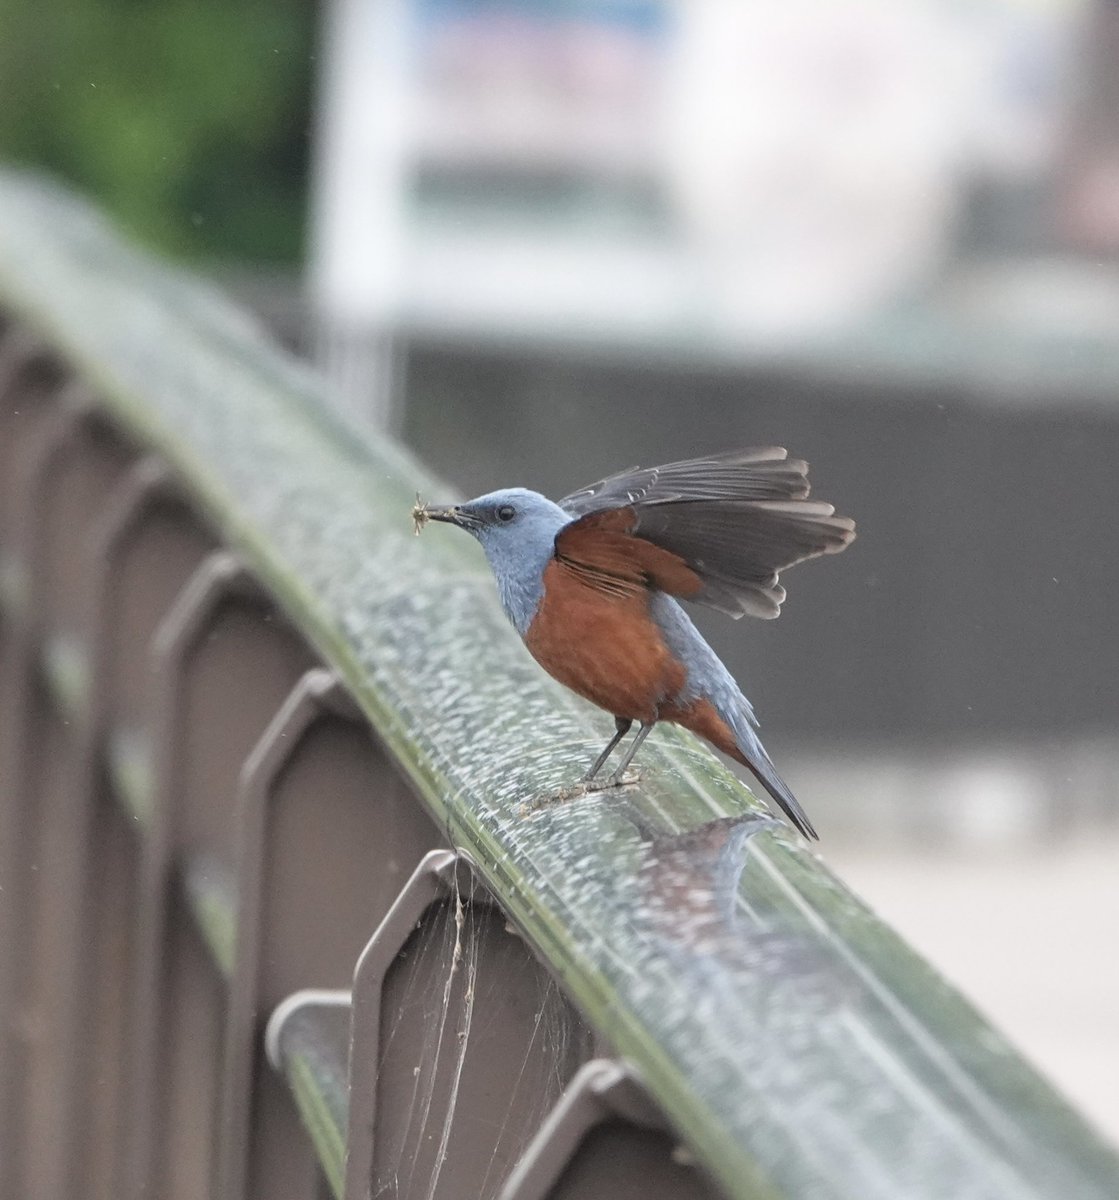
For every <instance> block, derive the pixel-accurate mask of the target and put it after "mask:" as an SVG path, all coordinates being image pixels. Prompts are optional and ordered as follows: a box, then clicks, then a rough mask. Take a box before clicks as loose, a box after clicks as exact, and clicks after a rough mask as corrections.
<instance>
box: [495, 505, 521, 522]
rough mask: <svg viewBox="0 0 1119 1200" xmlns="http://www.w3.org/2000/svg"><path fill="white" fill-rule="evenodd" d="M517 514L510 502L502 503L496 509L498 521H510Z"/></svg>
mask: <svg viewBox="0 0 1119 1200" xmlns="http://www.w3.org/2000/svg"><path fill="white" fill-rule="evenodd" d="M516 515H517V510H516V509H515V508H514V507H513V506H512V505H511V504H503V505H502V506H501V507H500V508H499V509H498V510H497V519H498V520H499V521H511V520H512V519H513V518H514V517H515V516H516Z"/></svg>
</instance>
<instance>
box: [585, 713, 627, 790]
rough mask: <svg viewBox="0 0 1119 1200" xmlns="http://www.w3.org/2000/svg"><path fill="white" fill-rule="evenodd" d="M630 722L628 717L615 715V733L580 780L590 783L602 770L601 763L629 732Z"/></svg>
mask: <svg viewBox="0 0 1119 1200" xmlns="http://www.w3.org/2000/svg"><path fill="white" fill-rule="evenodd" d="M632 724H633V722H632V721H631V720H630V719H629V717H615V718H614V728H615V729H616V730H617V731H618V732H617V733H615V734H614V736H613V737H612V738H611V739H610V741H609V743H608V744H607V747H606V749H605V750H603V752H602V753H601V754H600V755H599V756H598V758H596V759H595V760H594V766H593V767H591V769H590V770H589V771H588V772H587V773H586V775H584V776H583V778H582V781H581V782H583V783H590V781H591V780H592V779H593V778H594V777H595V776H596V775H597V774H598V773H599V771H601V770H602V767H603V764H604V763H605V762H606V760H607V759H608V758H609V757H610V755H611V754H613V753H614V747H615V746H617V744H618V743H619V742H620V741H621V740H622V738H624V737H625V736H626V734H627V733H629V727H630V726H631V725H632Z"/></svg>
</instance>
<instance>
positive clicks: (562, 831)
mask: <svg viewBox="0 0 1119 1200" xmlns="http://www.w3.org/2000/svg"><path fill="white" fill-rule="evenodd" d="M0 320H2V322H3V328H2V330H0V337H2V341H0V453H2V456H3V457H2V460H0V476H2V477H0V482H2V485H3V486H2V492H0V653H2V658H0V687H2V694H0V702H2V705H3V708H2V714H0V715H2V720H3V725H2V727H0V729H2V742H0V770H2V772H3V776H2V778H3V792H2V797H3V803H2V805H0V885H2V886H0V971H2V975H0V985H2V988H0V1034H2V1037H0V1089H2V1090H0V1195H2V1196H3V1197H5V1198H7V1197H11V1198H13V1200H15V1198H16V1197H19V1198H20V1200H36V1198H41V1200H55V1198H58V1197H69V1196H76V1195H82V1196H83V1197H102V1196H103V1197H114V1198H115V1197H135V1198H139V1197H142V1196H143V1197H147V1196H160V1197H188V1196H189V1197H198V1196H202V1195H211V1196H215V1197H221V1198H222V1200H225V1198H227V1197H228V1198H237V1197H256V1196H268V1197H271V1198H278V1197H280V1198H282V1197H293V1198H297V1197H299V1198H302V1197H313V1196H324V1195H328V1194H333V1195H335V1196H339V1197H342V1196H345V1197H347V1198H350V1197H352V1198H358V1197H365V1196H370V1195H373V1196H393V1197H427V1198H429V1200H433V1198H435V1197H447V1198H452V1200H463V1198H467V1197H469V1198H473V1197H483V1196H484V1197H490V1196H493V1197H501V1198H502V1200H529V1198H541V1200H542V1198H544V1197H552V1198H558V1197H568V1198H570V1197H591V1196H600V1195H602V1196H607V1195H608V1196H616V1195H634V1196H638V1195H640V1196H642V1197H646V1196H648V1197H656V1196H665V1197H713V1196H732V1197H743V1198H745V1197H749V1198H751V1200H753V1198H755V1197H797V1198H807V1197H813V1198H819V1200H825V1198H832V1197H834V1198H837V1200H838V1198H840V1197H850V1198H857V1200H875V1198H878V1197H881V1198H883V1200H885V1198H887V1197H888V1198H889V1200H896V1198H897V1197H902V1196H904V1197H906V1198H907V1200H918V1198H922V1200H925V1198H927V1200H932V1198H934V1197H944V1198H946V1200H947V1198H949V1197H950V1198H951V1200H967V1198H972V1197H974V1198H979V1197H984V1198H986V1197H990V1198H994V1197H1036V1198H1038V1200H1041V1198H1046V1200H1049V1198H1051V1197H1056V1196H1060V1197H1062V1198H1065V1200H1071V1198H1083V1200H1089V1198H1099V1200H1103V1198H1104V1197H1109V1196H1113V1195H1114V1194H1115V1191H1116V1188H1117V1186H1119V1183H1117V1181H1119V1167H1117V1164H1116V1160H1115V1158H1114V1157H1113V1156H1112V1153H1111V1152H1110V1151H1109V1150H1108V1149H1107V1148H1106V1147H1105V1146H1104V1145H1103V1144H1102V1143H1101V1142H1100V1141H1099V1140H1098V1139H1097V1137H1096V1136H1095V1135H1094V1134H1093V1132H1092V1131H1091V1130H1090V1129H1089V1128H1088V1127H1087V1126H1086V1125H1085V1124H1084V1123H1083V1122H1082V1121H1081V1120H1080V1119H1079V1118H1078V1117H1077V1115H1076V1114H1075V1113H1073V1112H1072V1111H1071V1110H1070V1109H1069V1108H1068V1107H1067V1106H1066V1105H1065V1104H1064V1102H1063V1101H1062V1100H1060V1099H1059V1098H1058V1097H1057V1096H1056V1095H1055V1094H1054V1093H1053V1092H1052V1091H1051V1089H1050V1088H1049V1086H1048V1085H1047V1084H1046V1083H1045V1082H1044V1081H1043V1080H1042V1079H1040V1078H1039V1077H1038V1076H1037V1075H1036V1074H1035V1073H1034V1072H1033V1071H1032V1070H1031V1069H1030V1068H1029V1067H1028V1066H1027V1065H1025V1064H1024V1063H1023V1062H1022V1061H1021V1060H1020V1059H1019V1058H1017V1057H1016V1056H1015V1054H1014V1053H1013V1052H1012V1051H1011V1050H1010V1049H1009V1048H1008V1047H1007V1046H1006V1045H1005V1044H1004V1043H1003V1041H1002V1040H1001V1038H1000V1037H999V1036H998V1035H997V1034H996V1033H995V1032H994V1031H992V1029H991V1028H990V1027H989V1026H988V1025H987V1024H986V1023H985V1022H984V1021H983V1020H982V1018H981V1017H979V1016H978V1015H977V1014H976V1013H975V1012H974V1011H973V1010H972V1009H971V1008H970V1007H969V1006H968V1005H967V1004H966V1003H965V1002H964V1001H963V1000H962V999H961V998H960V997H959V996H958V995H957V994H956V993H955V992H953V991H952V990H951V989H950V988H949V987H948V986H947V985H946V984H945V983H944V982H943V981H942V980H941V979H939V978H938V977H937V976H936V975H935V974H934V973H933V972H932V971H931V970H930V969H929V968H928V967H927V966H926V965H925V964H924V963H923V962H921V961H920V959H918V958H917V956H916V955H914V953H913V952H912V951H911V950H909V949H908V948H907V947H906V946H905V945H904V944H903V943H902V942H901V941H900V940H899V939H898V938H897V937H896V936H894V935H893V934H892V933H891V932H890V931H889V930H888V929H886V928H885V927H884V926H883V925H881V924H880V923H879V922H878V921H877V920H876V919H875V918H874V916H873V915H872V914H870V913H869V912H868V911H867V909H866V908H865V907H864V906H863V905H862V904H861V903H860V902H859V901H858V900H857V898H856V897H854V896H853V895H852V894H851V893H850V892H848V891H847V890H846V888H844V886H843V885H842V884H841V883H840V882H839V881H837V880H836V879H835V878H834V877H833V876H832V875H831V874H830V873H829V872H828V871H827V869H826V867H824V866H823V865H822V863H821V862H820V861H819V860H818V859H817V858H815V857H814V856H813V854H812V853H810V852H809V850H808V849H807V848H806V847H805V846H804V845H803V844H801V843H800V842H799V840H798V839H797V838H796V837H795V836H794V835H792V834H791V833H790V831H789V830H788V829H787V828H786V827H785V826H784V825H782V824H781V823H779V822H775V821H773V820H772V819H770V818H769V817H768V816H766V815H765V812H764V810H763V809H762V808H761V806H760V805H759V804H758V803H757V802H756V801H755V800H754V799H753V798H752V797H751V796H750V794H749V792H747V791H746V790H745V788H744V787H743V786H742V785H741V784H740V783H739V782H738V781H737V780H736V779H735V778H734V777H733V776H732V775H730V774H729V773H728V772H726V771H725V770H724V769H723V768H722V767H721V766H720V765H719V764H718V763H717V762H716V761H715V759H714V758H713V757H712V756H711V755H710V754H709V753H708V752H707V751H706V750H704V749H703V748H701V747H700V746H699V744H698V743H696V742H694V741H693V740H692V739H691V738H690V737H689V736H688V735H685V734H682V733H677V732H673V731H671V730H668V731H664V732H663V733H658V734H657V735H655V736H654V738H653V739H651V741H650V745H649V751H648V754H647V757H646V760H645V772H644V775H643V777H642V780H641V782H640V784H639V785H637V786H633V787H627V788H625V789H622V790H620V791H618V792H617V794H616V795H610V796H600V797H596V798H592V799H585V800H579V801H569V802H566V803H556V802H552V799H553V797H554V793H555V791H556V789H557V788H558V787H559V786H560V785H562V784H565V783H567V782H569V781H570V780H571V779H572V778H573V777H575V776H576V775H577V774H578V773H579V771H580V770H581V769H582V768H583V766H584V765H585V763H586V761H587V760H588V759H589V757H590V756H591V755H592V754H593V752H594V751H595V750H597V748H598V747H599V744H600V742H601V739H602V733H603V730H602V722H601V719H598V718H596V716H595V715H594V714H593V713H591V712H590V711H589V710H588V708H587V707H586V706H584V705H583V704H581V703H580V702H578V701H576V700H574V699H573V698H572V697H570V696H569V695H568V694H566V693H565V692H564V691H562V689H560V688H559V687H558V686H556V685H553V684H552V683H550V682H549V681H548V680H547V679H545V678H544V676H543V675H542V674H541V673H540V672H539V671H538V670H537V669H536V668H535V666H534V665H533V664H532V663H531V661H530V660H529V659H528V657H527V655H526V654H525V653H524V651H523V648H522V647H521V646H520V645H519V643H518V641H517V639H516V637H515V636H514V635H513V633H512V631H511V630H509V629H508V628H507V627H506V624H505V622H504V618H503V617H502V616H501V613H500V611H499V610H498V607H497V604H496V601H495V597H494V595H493V588H492V584H491V582H490V580H489V577H488V573H487V572H486V570H485V568H484V565H483V564H482V562H481V561H480V559H479V556H478V555H476V554H475V553H474V548H473V547H472V546H471V545H470V544H469V543H468V541H467V539H456V538H455V537H454V536H453V534H451V533H448V532H447V531H440V530H433V531H431V532H430V533H429V534H427V535H425V537H424V539H423V541H422V542H419V543H417V542H416V541H415V540H414V539H413V537H412V536H411V530H410V527H409V520H408V512H409V508H410V505H411V502H412V499H413V497H414V495H415V492H416V490H417V488H419V489H421V490H422V491H423V492H424V494H425V495H428V496H443V495H445V494H446V492H445V491H444V489H442V488H441V487H440V486H439V485H438V483H437V482H436V481H434V480H432V479H430V478H429V477H428V476H427V474H426V473H425V472H424V470H423V468H422V467H421V466H420V465H419V464H417V463H416V462H414V461H413V460H412V459H411V458H410V457H409V456H408V455H407V454H406V453H405V452H403V451H402V450H400V449H399V448H398V447H396V446H394V445H392V444H390V443H388V442H384V441H379V442H371V441H368V440H364V438H363V437H361V436H357V435H355V434H354V433H353V432H351V431H349V430H347V429H345V428H343V427H342V426H340V425H339V424H338V423H337V422H336V421H335V420H334V419H333V418H331V417H330V416H328V415H327V413H326V411H325V409H324V408H323V406H322V404H321V403H320V401H319V397H318V394H317V391H316V384H315V382H314V380H313V379H312V378H311V377H310V376H309V375H308V374H306V373H305V372H304V371H303V370H301V369H300V368H299V367H297V366H296V365H295V364H293V363H292V362H289V361H288V360H286V359H285V358H284V357H283V356H282V355H280V354H279V353H277V352H276V351H274V350H273V349H272V348H271V347H270V346H269V344H268V343H267V341H266V339H265V338H264V337H263V336H262V335H261V334H260V333H259V332H258V331H257V329H256V328H255V327H254V326H253V325H252V324H251V323H250V322H248V321H246V319H245V318H244V317H242V316H241V315H240V314H239V313H238V312H237V311H235V310H233V309H232V308H231V307H230V306H229V305H228V304H226V303H225V302H224V301H223V300H222V299H221V298H220V297H219V296H217V295H214V294H212V293H211V292H210V291H209V290H208V289H206V288H205V287H203V286H201V285H199V284H197V283H196V282H193V281H191V280H190V279H188V278H186V277H184V276H183V275H181V274H180V273H178V272H176V271H174V270H171V269H169V268H166V267H164V266H162V265H160V264H158V263H155V262H153V261H152V260H150V259H149V258H147V257H145V256H144V255H142V254H140V253H138V252H137V251H136V250H134V249H133V248H131V247H129V246H128V245H127V244H126V243H124V242H123V241H122V240H120V239H119V238H118V237H117V236H115V235H114V234H113V233H112V232H111V231H110V230H109V229H108V228H106V227H105V226H104V225H103V223H102V222H101V221H100V220H99V219H98V218H97V217H96V215H95V214H94V213H92V212H91V211H90V210H89V209H88V208H87V207H86V206H85V205H84V204H83V203H81V202H80V201H78V200H76V199H74V198H72V197H70V196H68V195H66V194H65V193H63V192H61V191H59V190H57V189H56V188H54V187H52V186H51V185H49V184H46V183H44V182H42V181H38V180H36V179H33V178H29V177H25V176H21V175H18V174H13V173H8V174H3V175H0Z"/></svg>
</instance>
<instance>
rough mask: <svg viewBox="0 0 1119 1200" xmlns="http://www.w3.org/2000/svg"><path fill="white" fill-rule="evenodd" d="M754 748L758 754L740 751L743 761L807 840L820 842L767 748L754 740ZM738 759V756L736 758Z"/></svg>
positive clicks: (818, 836)
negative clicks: (766, 750)
mask: <svg viewBox="0 0 1119 1200" xmlns="http://www.w3.org/2000/svg"><path fill="white" fill-rule="evenodd" d="M754 746H755V747H756V750H757V752H756V753H746V752H745V751H742V750H741V747H740V748H739V749H740V752H741V754H742V761H743V762H744V763H745V764H746V766H748V767H749V768H750V770H751V771H753V772H754V774H755V775H756V776H757V777H758V779H759V780H760V782H761V785H762V787H764V788H765V790H766V791H767V792H768V793H769V794H770V795H771V796H772V797H773V798H774V800H776V801H777V803H778V804H779V805H780V806H781V808H782V810H783V811H784V813H785V815H786V816H787V817H788V818H789V820H790V821H792V823H793V824H794V825H795V826H796V827H797V829H799V830H800V832H801V833H803V834H804V836H805V837H806V838H810V839H812V840H814V841H819V839H820V835H819V834H818V833H817V832H816V830H815V829H814V828H813V825H812V822H811V821H810V820H809V819H808V814H807V813H806V812H805V811H804V809H803V808H801V806H800V802H799V801H798V800H797V798H796V796H794V795H793V793H792V791H791V790H790V788H789V785H788V784H787V783H786V782H785V781H784V780H783V779H782V778H781V776H780V775H778V774H777V768H776V767H775V766H774V765H773V761H772V760H771V759H770V757H769V755H768V754H766V752H765V747H764V746H763V745H762V744H761V742H759V741H758V739H757V738H756V737H755V738H754ZM736 757H737V756H736Z"/></svg>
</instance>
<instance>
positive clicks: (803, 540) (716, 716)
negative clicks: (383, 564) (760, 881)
mask: <svg viewBox="0 0 1119 1200" xmlns="http://www.w3.org/2000/svg"><path fill="white" fill-rule="evenodd" d="M807 473H808V466H807V464H806V463H805V462H803V461H801V460H800V459H792V458H789V457H788V453H787V452H786V451H785V450H783V449H781V448H779V447H766V448H763V449H751V450H739V451H736V452H733V453H729V454H716V455H712V456H710V457H708V458H697V459H692V460H690V461H688V462H680V463H671V464H669V465H668V466H663V467H648V468H640V467H635V468H633V469H631V470H628V471H623V472H621V473H620V474H618V475H612V476H610V477H609V478H608V479H604V480H602V481H601V482H599V483H595V484H592V485H591V486H590V487H586V488H583V489H582V490H580V491H578V492H573V493H572V494H571V495H570V496H567V497H566V498H565V499H563V500H561V501H560V502H559V503H558V504H557V503H554V502H553V501H551V500H549V499H548V498H547V497H546V496H542V495H540V494H539V493H538V492H531V491H528V490H527V489H525V488H505V489H503V490H501V491H497V492H490V493H489V494H488V495H485V496H479V497H478V498H477V499H476V500H471V501H469V502H468V503H466V504H456V505H453V506H450V507H446V508H428V507H427V506H425V505H422V504H417V508H416V510H415V516H416V520H417V528H419V526H421V525H422V524H423V522H424V521H426V520H433V521H446V522H449V523H451V524H453V525H458V526H459V527H460V528H462V529H465V530H467V531H468V532H469V533H471V534H473V535H474V537H476V538H477V539H478V541H479V542H480V543H481V545H482V549H483V550H484V551H485V553H486V558H487V559H488V560H489V564H490V567H491V568H492V570H493V573H494V576H495V578H496V580H497V587H498V591H499V592H500V594H501V603H502V606H503V607H504V609H505V612H506V615H507V616H508V617H509V620H510V621H512V623H513V625H514V626H515V627H516V629H517V632H518V633H519V634H520V635H521V637H522V638H524V642H525V645H526V646H527V647H528V649H529V651H530V652H531V654H532V655H533V657H534V658H535V659H536V661H537V662H538V663H539V664H540V665H541V666H542V667H543V668H544V670H545V671H547V672H548V673H549V674H550V675H553V676H555V678H556V679H558V680H559V681H560V682H561V683H563V684H566V685H567V687H569V688H571V689H572V691H574V692H577V693H578V694H579V695H580V696H584V697H586V699H588V700H590V701H592V702H593V703H594V704H597V705H599V706H600V707H601V708H604V709H606V711H607V712H609V713H612V714H613V716H614V723H615V727H616V730H617V732H616V733H615V734H614V736H613V738H611V740H610V743H609V744H608V745H607V746H606V748H605V749H604V750H603V752H602V753H601V754H600V755H599V756H598V758H597V760H596V761H595V763H594V765H593V766H592V767H591V769H590V771H588V772H587V775H586V776H585V778H584V781H583V782H584V783H589V782H590V781H592V780H593V779H594V778H595V777H596V776H597V775H598V774H599V772H600V771H601V770H602V768H603V766H604V765H605V763H606V760H607V759H608V758H609V757H610V755H611V754H612V753H613V751H614V749H615V747H616V746H617V745H618V743H619V742H620V741H621V740H622V738H623V737H624V736H625V735H626V733H628V732H629V729H630V727H631V726H632V724H633V722H634V721H637V722H639V723H640V729H639V730H638V733H637V736H636V737H635V738H634V740H633V743H632V744H631V745H630V747H629V749H628V750H627V752H626V754H625V756H624V758H623V759H622V762H621V765H620V766H619V767H618V769H617V770H616V771H615V772H614V773H613V775H612V776H611V777H610V779H609V783H611V784H616V783H620V782H623V773H624V772H625V770H626V768H627V767H628V766H629V764H630V762H631V760H632V759H633V756H634V754H635V753H636V751H637V749H638V747H639V746H640V745H641V743H642V742H643V741H644V739H645V738H646V737H647V736H648V734H649V731H650V730H651V729H652V728H653V726H654V725H655V724H656V723H657V722H658V721H671V722H674V723H675V724H677V725H682V726H684V728H685V729H690V730H692V731H693V732H694V733H697V734H699V735H700V736H701V737H703V738H706V739H707V741H709V742H710V743H711V744H712V745H714V746H715V747H717V748H718V749H719V750H721V751H722V752H723V753H724V754H727V755H729V756H730V757H731V758H733V759H735V760H736V761H738V762H740V763H742V764H744V765H745V766H747V767H749V768H750V770H751V771H753V773H754V774H755V775H756V776H757V777H758V779H759V780H760V781H761V783H762V785H763V786H764V787H765V789H766V791H768V792H769V794H770V795H771V796H772V797H773V798H774V800H776V801H777V803H778V804H779V805H780V806H781V808H782V809H784V811H785V813H786V814H787V815H788V817H789V819H790V820H791V821H792V823H793V824H794V825H795V826H796V827H797V829H799V830H800V831H801V833H803V834H804V835H805V836H806V837H816V836H817V834H816V831H815V830H814V829H813V828H812V824H811V822H810V821H809V820H808V817H807V816H806V815H805V813H804V810H803V809H802V808H801V806H800V805H799V804H798V803H797V800H796V797H795V796H794V795H793V794H792V792H791V791H790V790H789V787H788V785H787V784H786V783H785V782H784V780H782V778H781V777H780V775H778V774H777V770H776V768H775V767H774V765H773V763H772V761H771V760H770V757H769V755H768V754H767V753H766V751H765V747H764V746H763V745H762V744H761V742H760V741H759V739H758V734H757V719H756V718H755V716H754V710H753V709H752V708H751V706H750V702H749V700H747V699H746V697H745V696H744V695H743V694H742V692H741V691H740V690H739V687H738V685H737V684H736V683H735V681H734V679H733V677H732V676H731V673H730V672H729V671H728V670H727V668H726V667H725V666H723V664H722V662H721V661H720V659H719V658H718V656H717V655H716V654H715V652H714V651H713V650H712V649H711V647H710V646H709V645H708V644H707V643H706V642H705V641H704V639H703V637H702V636H701V635H700V633H699V631H698V630H697V629H696V627H695V626H694V625H693V624H692V622H691V619H690V618H689V617H688V615H687V613H686V612H685V611H684V610H683V609H682V608H681V607H680V605H679V604H678V603H677V600H676V598H677V597H679V598H680V599H683V600H690V601H694V602H695V603H697V604H706V605H709V606H710V607H712V608H715V609H718V610H719V611H721V612H724V613H727V614H728V615H729V616H731V617H736V618H737V617H741V616H742V615H743V614H745V613H749V614H750V615H751V616H754V617H766V618H769V617H776V616H777V615H778V614H779V613H780V611H781V602H782V601H783V600H784V599H785V589H784V588H783V587H782V586H781V584H780V582H779V579H778V576H779V574H780V572H781V571H783V570H785V569H786V568H788V567H791V566H793V565H794V564H795V563H799V562H803V561H804V560H805V559H808V558H815V557H816V556H817V555H820V554H835V553H837V552H838V551H840V550H843V549H844V548H845V547H846V546H848V545H850V543H851V542H852V541H853V540H854V537H855V524H854V522H853V521H851V520H849V519H848V518H847V517H837V516H836V515H835V509H834V508H833V507H832V506H831V505H830V504H825V503H824V502H823V501H820V500H809V499H808V492H809V484H808V477H807Z"/></svg>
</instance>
